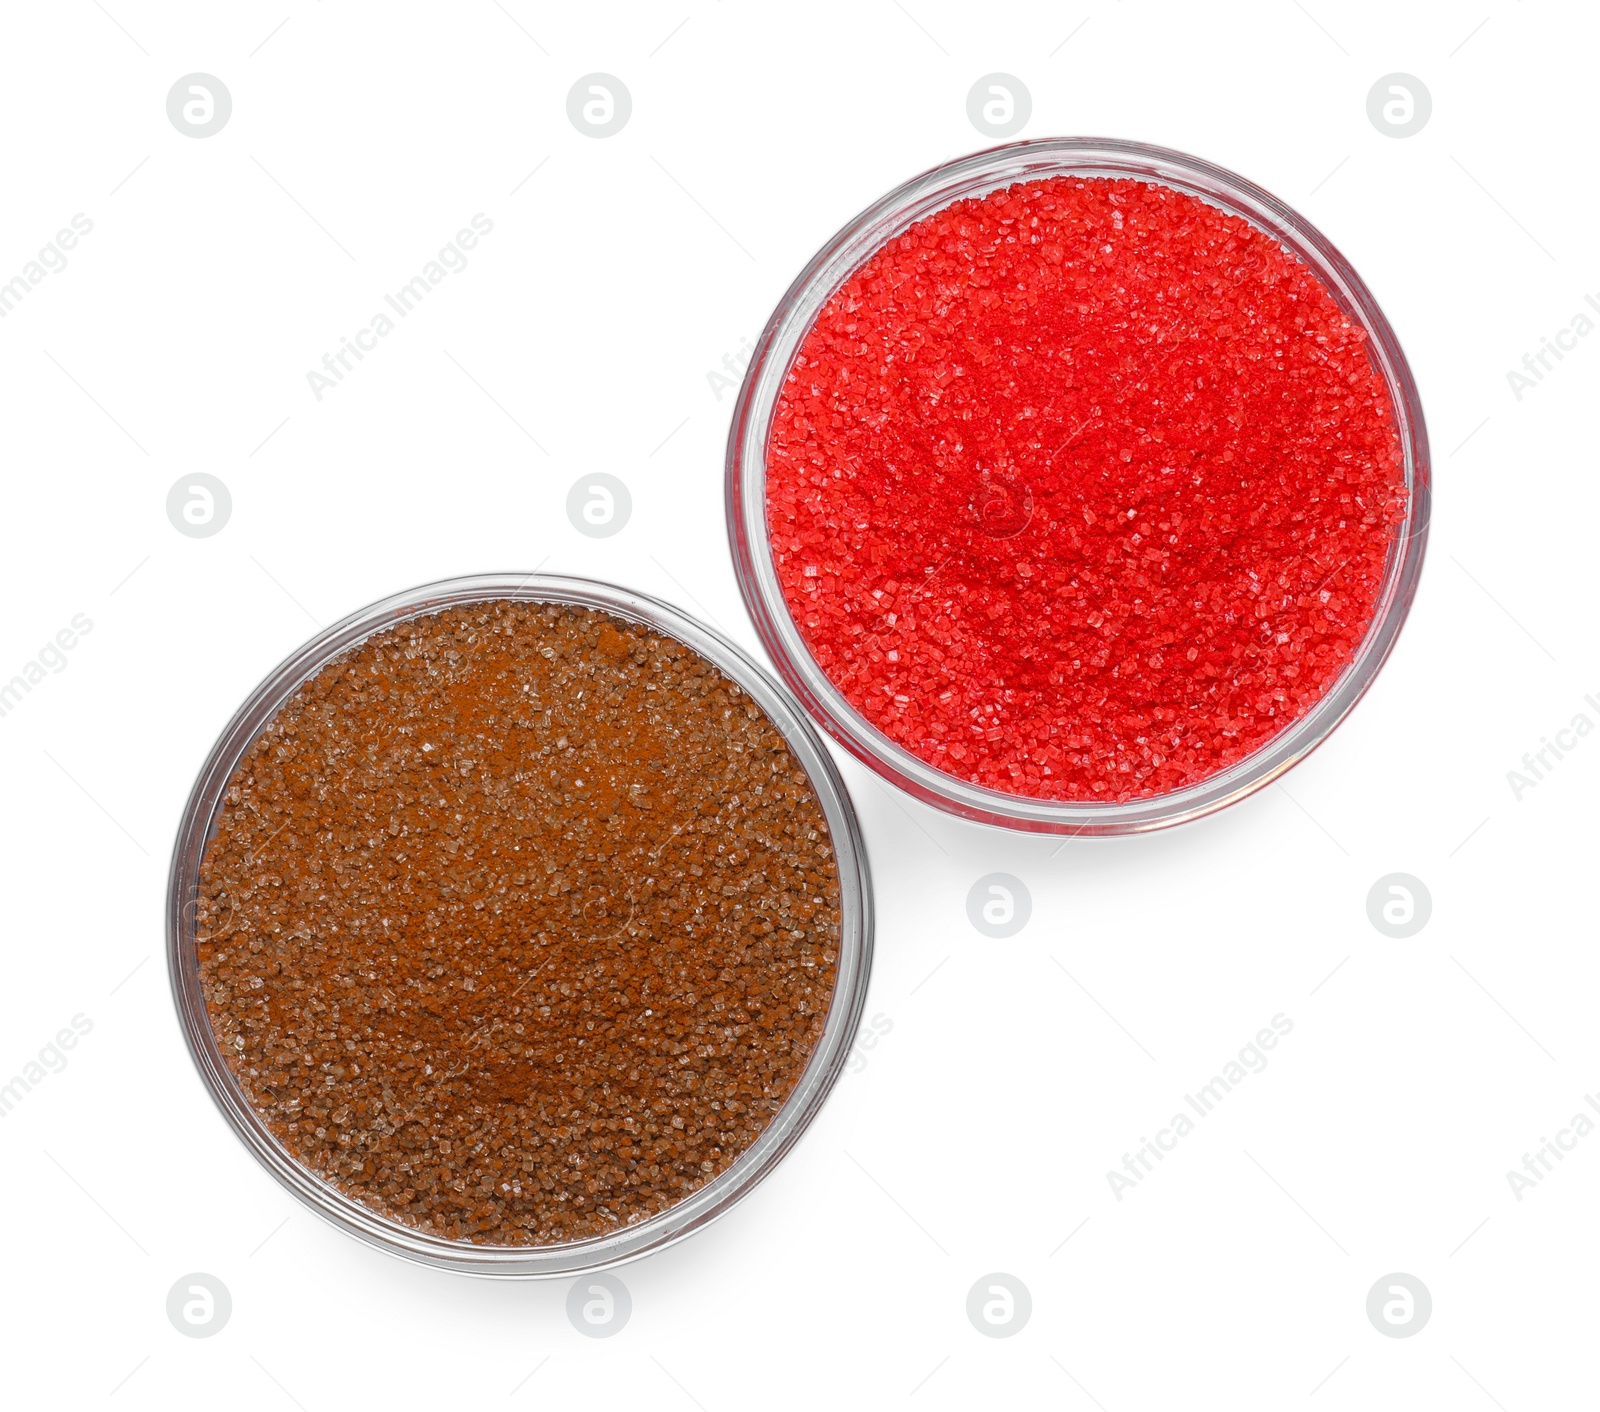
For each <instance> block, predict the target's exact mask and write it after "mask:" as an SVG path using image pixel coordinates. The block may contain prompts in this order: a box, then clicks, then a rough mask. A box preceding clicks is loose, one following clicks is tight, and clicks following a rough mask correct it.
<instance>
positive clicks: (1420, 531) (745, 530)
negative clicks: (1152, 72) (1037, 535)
mask: <svg viewBox="0 0 1600 1412" xmlns="http://www.w3.org/2000/svg"><path fill="white" fill-rule="evenodd" d="M1073 175H1079V176H1096V177H1114V178H1126V179H1133V180H1137V181H1143V182H1151V183H1156V184H1159V185H1162V186H1166V187H1170V188H1172V189H1174V190H1176V191H1179V192H1183V193H1186V194H1188V195H1190V196H1193V197H1195V198H1198V199H1199V200H1202V201H1205V202H1207V203H1209V204H1211V205H1213V206H1215V207H1218V208H1220V209H1221V210H1223V211H1225V212H1227V213H1228V214H1230V215H1234V216H1238V217H1240V218H1242V219H1243V220H1245V221H1248V222H1249V223H1250V224H1251V225H1253V226H1255V227H1256V228H1257V229H1258V230H1261V231H1263V232H1265V233H1266V234H1267V235H1269V236H1271V238H1272V239H1274V240H1275V241H1277V242H1278V243H1279V244H1280V245H1281V246H1283V247H1284V248H1285V249H1286V250H1287V251H1289V252H1290V253H1291V254H1292V255H1293V256H1295V257H1296V258H1297V259H1299V260H1300V261H1302V262H1303V263H1304V264H1305V265H1306V266H1307V267H1309V269H1310V270H1311V271H1312V273H1313V274H1315V275H1316V277H1317V278H1318V279H1319V280H1320V281H1321V283H1322V284H1323V285H1324V287H1325V288H1326V289H1327V290H1328V292H1329V294H1330V295H1331V296H1332V297H1333V299H1334V301H1335V302H1336V303H1337V304H1338V305H1339V307H1340V308H1341V309H1342V310H1343V311H1344V312H1345V313H1346V314H1347V315H1348V316H1349V318H1350V319H1351V321H1352V322H1353V323H1354V324H1356V325H1357V326H1359V327H1360V328H1362V329H1363V330H1365V333H1366V346H1367V351H1368V355H1369V357H1370V359H1371V361H1372V364H1373V367H1374V368H1375V369H1376V371H1377V373H1378V375H1379V376H1380V377H1381V379H1382V380H1383V382H1384V384H1385V385H1386V387H1387V389H1388V393H1389V397H1390V401H1391V403H1392V407H1393V415H1394V421H1395V430H1396V433H1397V436H1398V439H1399V446H1400V450H1401V453H1402V456H1403V460H1404V472H1405V485H1406V491H1407V497H1406V510H1405V516H1404V519H1403V521H1402V522H1401V523H1400V524H1398V525H1397V526H1396V528H1395V530H1394V532H1393V534H1392V536H1391V539H1390V542H1389V545H1388V550H1387V558H1386V563H1385V569H1384V575H1383V580H1382V584H1381V587H1380V589H1379V592H1378V595H1377V599H1376V602H1375V605H1374V609H1373V614H1372V619H1371V622H1370V624H1369V626H1368V628H1367V631H1366V634H1365V636H1364V638H1363V639H1362V641H1361V644H1360V646H1359V648H1358V649H1357V650H1356V652H1355V654H1354V656H1353V657H1352V659H1351V660H1350V661H1349V662H1348V663H1347V664H1346V665H1345V667H1344V668H1343V670H1342V671H1341V672H1340V674H1339V675H1338V676H1337V677H1336V678H1335V680H1334V681H1333V682H1332V683H1331V684H1330V685H1329V686H1328V687H1327V689H1326V690H1325V691H1324V692H1323V694H1322V696H1321V697H1320V698H1319V699H1318V700H1317V701H1316V702H1315V703H1314V704H1313V705H1312V706H1311V707H1309V708H1308V709H1307V710H1306V711H1305V713H1304V714H1303V715H1301V716H1299V717H1298V718H1296V719H1295V720H1293V721H1292V722H1290V723H1289V724H1288V725H1286V726H1285V727H1284V728H1283V729H1282V730H1280V731H1279V732H1278V733H1277V734H1276V735H1274V736H1272V737H1271V738H1270V739H1269V740H1267V741H1266V743H1265V744H1263V745H1261V746H1260V747H1259V748H1257V749H1256V750H1255V751H1254V752H1253V753H1251V754H1249V755H1246V756H1245V757H1244V758H1242V759H1240V760H1238V761H1236V762H1235V763H1233V764H1231V765H1229V766H1228V767H1226V768H1225V769H1222V770H1220V771H1218V772H1217V773H1215V774H1213V775H1210V776H1208V777H1206V778H1205V779H1203V780H1201V781H1199V782H1197V783H1195V784H1192V785H1189V786H1186V787H1184V788H1181V789H1176V790H1172V791H1170V792H1168V793H1164V794H1154V795H1150V796H1145V797H1138V798H1134V799H1130V800H1127V801H1124V802H1113V803H1097V802H1092V801H1085V802H1076V801H1074V802H1064V801H1059V800H1051V799H1040V798H1035V797H1030V796H1027V795H1023V794H1012V793H1009V792H1005V791H1001V790H995V789H990V788H987V787H984V786H982V785H978V784H974V783H971V782H969V781H966V780H963V779H961V778H958V777H957V776H955V775H952V774H950V773H949V772H947V771H945V770H942V769H940V768H939V767H938V766H937V765H934V764H931V763H930V762H929V761H927V760H924V759H922V758H921V757H920V756H918V755H915V754H913V753H912V752H911V751H909V750H907V749H905V748H904V747H903V746H902V745H900V744H899V743H897V742H896V741H894V740H891V739H890V738H889V737H888V736H887V735H885V734H884V733H883V732H882V731H881V730H879V729H878V728H877V727H876V726H875V725H873V724H872V723H871V722H870V721H868V720H867V719H866V717H865V716H863V715H862V713H861V712H860V711H859V710H858V709H857V708H856V707H855V706H854V705H853V704H852V703H851V702H850V701H849V700H848V699H847V698H846V696H845V695H844V693H843V692H841V691H840V689H839V688H838V687H837V686H836V685H835V684H834V683H833V681H832V680H830V678H829V677H828V675H827V674H826V673H825V672H824V671H823V669H822V668H821V667H820V666H819V665H818V663H817V661H816V659H815V657H814V656H813V654H812V652H811V649H810V648H809V647H808V645H807V643H806V641H805V639H804V637H803V636H802V634H801V631H800V629H799V627H798V625H797V624H796V623H795V621H794V618H793V616H792V614H791V612H790V610H789V605H788V603H787V601H786V599H785V596H784V593H783V589H782V586H781V584H780V581H779V578H778V573H777V569H776V566H775V564H774V562H773V555H772V549H771V545H770V542H769V539H768V533H767V520H766V515H767V494H766V485H767V445H768V440H769V435H770V432H771V428H772V421H773V416H774V413H775V410H776V408H777V406H778V402H779V398H780V395H781V393H782V390H783V386H784V381H785V379H786V378H787V376H788V374H789V371H790V369H791V367H792V366H793V363H794V359H795V355H796V353H797V352H798V351H799V349H800V346H801V344H802V343H803V341H804V340H805V337H806V335H807V334H808V333H809V332H810V331H811V328H812V326H813V325H814V324H815V322H816V320H817V317H818V315H819V314H820V313H821V311H822V309H823V308H824V306H825V305H826V304H827V303H828V301H829V300H830V299H831V298H832V297H833V295H834V294H835V293H836V292H837V290H838V289H839V287H840V286H841V285H842V284H844V283H845V282H846V281H847V280H848V279H849V278H850V276H851V275H852V274H853V273H854V271H856V270H857V269H858V268H859V267H860V266H861V265H862V264H864V263H865V262H866V261H867V260H868V259H870V258H871V257H872V256H873V255H875V254H876V253H877V252H878V251H879V250H880V249H881V248H882V247H883V246H884V245H885V244H886V243H887V242H888V241H889V240H890V239H892V238H893V237H894V236H896V235H899V234H901V233H903V232H904V231H905V230H906V229H907V228H908V227H909V226H911V225H913V224H915V223H916V222H917V221H919V220H922V219H924V218H925V217H928V216H931V215H933V214H935V213H936V212H938V211H941V210H943V209H944V208H945V207H947V206H949V205H951V204H952V203H953V202H956V201H958V200H962V199H964V198H969V197H982V196H984V195H987V194H988V193H990V192H992V191H995V190H997V189H1000V188H1003V187H1007V186H1010V185H1011V184H1013V183H1015V182H1024V181H1033V180H1040V179H1043V178H1048V177H1058V176H1073ZM1429 487H1430V476H1429V461H1428V438H1427V430H1426V428H1425V427H1424V425H1423V418H1422V405H1421V401H1420V399H1419V398H1418V395H1417V389H1416V384H1415V382H1414V381H1413V379H1412V376H1411V370H1410V368H1409V367H1408V366H1407V364H1406V360H1405V355H1404V354H1403V353H1402V352H1401V349H1400V344H1399V341H1398V340H1397V339H1396V337H1395V334H1394V330H1393V329H1392V328H1390V326H1389V322H1388V320H1387V319H1385V318H1384V316H1383V312H1382V311H1381V310H1380V309H1379V308H1378V305H1377V302H1376V300H1374V298H1373V297H1372V294H1371V291H1369V290H1368V289H1367V287H1366V285H1365V284H1363V283H1362V281H1361V278H1360V277H1359V276H1358V275H1357V274H1356V272H1355V271H1354V270H1353V269H1352V268H1351V267H1350V264H1349V262H1348V261H1346V260H1345V258H1344V257H1343V256H1342V255H1340V253H1339V252H1338V250H1336V249H1335V248H1334V246H1333V245H1332V244H1331V243H1330V242H1329V241H1328V239H1327V238H1326V237H1325V236H1324V235H1322V234H1321V232H1319V231H1318V230H1317V229H1316V228H1315V227H1313V226H1312V225H1311V224H1310V223H1309V222H1308V221H1307V220H1306V219H1305V218H1304V217H1303V216H1301V215H1299V214H1298V213H1297V212H1295V211H1293V210H1292V209H1290V208H1289V207H1288V206H1286V205H1285V204H1284V203H1283V202H1281V201H1279V200H1278V199H1277V198H1276V197H1274V196H1272V195H1270V194H1269V193H1268V192H1265V191H1263V190H1262V189H1261V188H1260V187H1257V186H1255V185H1253V184H1252V183H1250V182H1248V181H1246V180H1245V179H1244V178H1242V177H1239V176H1236V175H1235V174H1233V173H1232V172H1229V171H1225V170H1224V169H1222V168H1221V167H1216V166H1213V165H1211V164H1210V163H1209V162H1204V161H1201V160H1200V159H1199V158H1196V157H1190V156H1187V155H1185V154H1184V153H1181V152H1173V151H1169V150H1167V149H1165V148H1160V147H1149V146H1145V145H1143V144H1140V143H1134V142H1120V141H1116V140H1113V139H1106V138H1048V139H1041V140H1037V141H1030V142H1017V143H1011V144H1008V145H1006V146H1003V147H996V148H993V149H991V150H988V151H984V152H978V153H975V154H973V155H971V156H968V157H962V158H960V159H958V160H956V161H953V162H949V163H946V164H944V165H942V166H939V167H935V168H933V169H932V170H931V171H928V172H925V173H923V174H922V175H921V176H918V177H914V178H913V179H912V180H910V181H908V182H906V183H905V184H904V185H903V186H900V187H898V188H896V189H895V190H894V191H891V192H890V193H889V194H888V195H887V196H885V197H884V198H883V199H882V200H880V201H878V202H877V203H875V204H874V205H872V206H870V207H869V208H868V209H867V210H865V211H863V212H862V213H861V214H860V215H859V216H857V217H856V218H855V219H854V220H853V221H851V222H850V223H849V224H848V225H847V226H845V228H844V229H843V230H841V231H840V232H839V233H838V234H837V235H835V236H834V237H833V239H832V240H830V241H829V242H828V243H827V244H826V245H825V246H824V247H823V248H822V249H821V250H820V251H819V252H818V253H817V254H816V256H815V257H814V258H813V259H812V261H811V263H810V264H809V265H807V266H806V268H805V269H804V270H803V271H802V272H801V274H800V276H799V278H798V279H796V280H795V282H794V283H793V284H792V285H791V286H790V288H789V290H788V292H787V293H786V294H785V295H784V298H783V300H782V302H781V303H780V304H779V305H778V307H777V309H776V310H775V311H774V312H773V315H772V317H771V319H770V320H769V321H768V323H767V326H766V328H765V330H764V331H763V333H762V335H761V339H760V341H759V343H758V344H757V347H756V351H755V354H754V356H753V358H752V360H751V363H750V367H749V370H748V371H747V373H746V375H745V380H744V384H743V386H742V387H741V389H740V393H739V399H738V402H737V404H736V406H735V408H734V415H733V424H732V427H731V429H730V431H729V435H728V452H727V517H728V535H729V540H730V543H731V547H732V552H733V560H734V567H735V570H736V572H737V574H738V578H739V585H740V588H741V590H742V592H743V594H744V600H745V604H746V606H747V608H748V609H749V611H750V615H751V617H752V618H753V620H754V622H755V626H756V630H757V632H758V634H759V635H760V637H761V641H762V643H763V645H764V646H765V647H766V649H767V651H768V652H769V653H770V654H771V656H772V659H773V661H774V663H775V664H776V666H777V669H778V672H779V675H780V676H782V678H783V679H784V681H785V682H786V683H787V684H788V685H789V687H790V688H791V689H792V690H793V691H794V692H795V694H796V695H797V696H798V697H799V699H800V700H801V702H802V703H803V704H804V705H805V707H806V709H807V710H808V711H809V712H810V713H811V714H812V716H813V717H814V718H815V719H816V720H817V721H818V722H819V723H820V724H821V726H822V728H823V729H824V730H826V731H827V732H828V734H829V735H831V736H833V738H834V739H835V740H837V741H838V742H839V743H840V744H841V745H843V746H844V747H845V749H847V750H849V751H850V753H851V754H853V755H854V756H856V758H857V759H859V760H861V761H862V762H863V763H864V764H866V765H867V766H869V767H870V768H871V769H873V770H875V771H876V772H877V773H878V774H880V775H881V776H883V777H884V778H885V779H887V780H889V781H890V782H892V783H894V784H896V785H898V786H899V787H900V788H902V789H904V790H906V791H907V792H908V793H910V794H913V795H915V796H916V797H917V798H919V799H921V800H923V801H924V802H926V803H929V804H932V805H935V806H937V807H938V808H941V809H945V810H947V811H949V812H950V813H952V814H957V815H960V816H962V817H964V818H969V819H975V820H978V821H980V822H983V823H988V824H997V825H1002V826H1005V827H1009V828H1017V829H1026V830H1032V831H1036V832H1043V833H1062V834H1089V835H1106V834H1124V833H1139V832H1143V831H1146V830H1150V829H1157V828H1164V827H1167V826H1169V825H1172V824H1178V823H1183V822H1186V821H1188V820H1191V819H1197V818H1200V817H1202V816H1203V815H1206V814H1209V813H1212V812H1214V811H1215V810H1217V809H1220V808H1222V807H1223V806H1225V805H1228V804H1232V803H1234V802H1235V801H1237V800H1239V799H1242V798H1244V797H1245V796H1246V795H1247V794H1250V793H1252V792H1254V791H1255V790H1258V789H1260V788H1261V787H1262V786H1263V785H1266V784H1269V783H1270V782H1271V781H1272V780H1274V779H1276V778H1277V777H1278V776H1279V775H1281V774H1283V772H1284V771H1285V770H1287V769H1289V768H1290V767H1291V766H1293V765H1294V764H1295V763H1296V762H1298V761H1299V760H1301V759H1303V758H1304V757H1305V756H1306V755H1307V754H1309V753H1310V752H1311V751H1312V750H1314V749H1315V748H1316V747H1317V746H1318V745H1319V744H1321V742H1322V741H1323V740H1325V739H1326V738H1327V736H1328V735H1329V733H1330V732H1331V731H1332V730H1333V729H1334V727H1335V726H1337V725H1338V724H1339V722H1340V721H1342V720H1343V719H1344V717H1345V716H1346V715H1347V714H1348V713H1349V712H1350V710H1351V708H1352V707H1353V706H1354V705H1355V704H1356V702H1357V701H1359V700H1360V699H1361V697H1362V695H1363V694H1364V693H1365V692H1366V690H1367V688H1368V687H1369V686H1371V684H1372V682H1373V680H1374V678H1375V677H1376V676H1377V673H1378V670H1379V668H1380V667H1382V665H1383V663H1384V660H1385V659H1386V658H1387V657H1388V655H1389V652H1390V651H1391V649H1392V648H1393V647H1394V644H1395V640H1396V639H1397V637H1398V636H1399V633H1400V628H1401V625H1402V624H1403V623H1404V621H1405V618H1406V614H1407V612H1408V611H1409V609H1410V607H1411V602H1412V599H1413V597H1414V596H1415V594H1416V588H1417V581H1418V577H1419V575H1420V574H1421V570H1422V560H1423V552H1424V549H1425V546H1426V543H1427V530H1428V516H1429ZM1024 489H1025V487H1024ZM1013 502H1015V503H1013ZM992 508H993V509H994V514H993V515H992V516H991V518H993V519H994V521H995V525H996V526H997V529H996V531H995V533H996V535H997V537H1000V536H1003V535H1005V534H1010V533H1019V532H1020V531H1021V529H1022V528H1023V527H1025V524H1026V521H1027V517H1028V515H1029V514H1030V513H1031V502H1029V501H1028V500H1027V497H1026V496H1025V495H1020V494H1019V495H1013V496H1011V497H1010V498H1006V497H1004V496H1000V495H997V496H996V497H995V505H994V507H992ZM1013 522H1014V524H1013ZM985 528H986V530H987V529H988V526H987V525H986V526H985Z"/></svg>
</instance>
